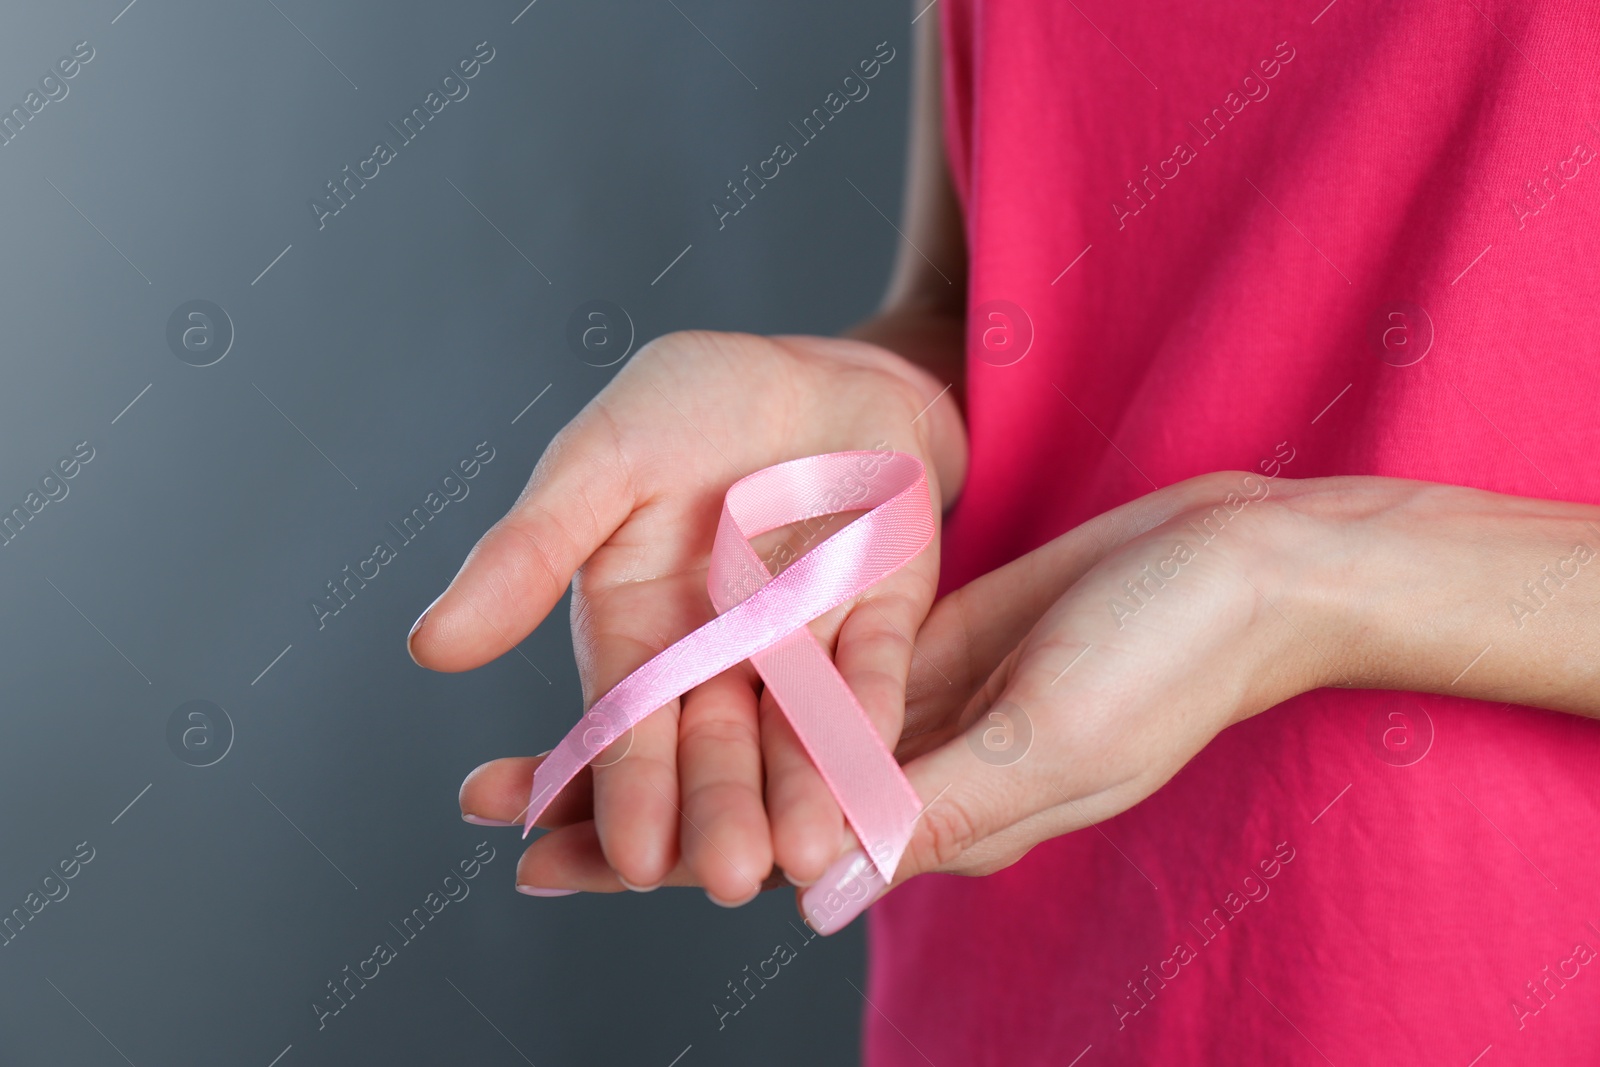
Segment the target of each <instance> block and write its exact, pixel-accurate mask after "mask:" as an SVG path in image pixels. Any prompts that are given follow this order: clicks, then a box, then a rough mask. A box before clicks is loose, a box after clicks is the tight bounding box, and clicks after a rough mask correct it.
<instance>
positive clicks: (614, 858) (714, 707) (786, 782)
mask: <svg viewBox="0 0 1600 1067" xmlns="http://www.w3.org/2000/svg"><path fill="white" fill-rule="evenodd" d="M897 363H898V360H897V358H896V357H893V356H890V355H889V354H888V353H885V352H883V351H882V350H879V349H875V348H872V347H871V346H867V345H863V344H859V343H855V342H843V341H828V340H823V339H817V338H784V339H781V340H779V341H773V340H769V339H764V338H756V337H744V336H737V335H719V334H692V335H673V336H671V337H668V338H664V339H662V340H661V341H658V342H656V343H655V344H652V345H650V346H647V347H646V349H644V350H642V351H641V352H640V353H639V355H638V356H636V357H635V360H634V362H633V363H631V364H630V365H629V366H628V367H627V368H625V369H624V371H623V372H622V373H621V374H619V375H618V376H617V378H616V380H615V381H613V382H612V384H611V385H610V386H608V387H607V388H606V389H605V390H604V391H603V392H602V393H601V394H600V395H599V396H598V397H596V399H595V401H594V402H593V403H591V404H590V406H589V407H588V408H586V409H585V410H584V411H583V412H582V413H581V414H580V415H579V416H578V418H577V419H576V420H574V422H573V423H572V424H571V425H570V426H569V427H568V428H567V429H566V430H564V431H563V432H562V434H561V435H559V436H558V437H557V439H556V441H554V442H553V443H552V445H551V447H550V449H549V450H548V451H547V452H546V455H545V456H544V458H543V459H542V460H541V461H540V464H539V467H538V469H537V470H536V471H535V473H534V476H533V478H532V480H531V481H530V483H529V487H528V489H527V490H526V491H525V492H524V494H523V496H522V498H521V499H520V500H519V501H518V504H517V506H516V507H514V508H513V509H512V511H511V513H510V514H509V515H508V516H507V517H506V519H504V520H503V521H502V522H501V523H500V524H498V525H497V526H496V528H495V529H494V530H492V531H491V532H490V533H489V534H488V535H486V536H485V538H484V540H483V541H482V542H481V543H480V545H479V547H478V548H477V549H475V550H474V552H473V555H472V557H470V558H469V561H468V563H467V565H466V566H464V567H463V569H462V573H461V574H460V575H458V577H457V579H456V582H455V583H454V584H453V585H452V588H451V590H450V591H448V592H447V593H446V594H445V596H444V597H441V599H440V602H439V603H438V604H437V605H436V606H435V607H434V608H433V609H432V610H431V611H430V613H429V616H428V620H427V624H426V625H425V626H423V628H422V630H421V631H419V633H418V634H417V635H416V639H415V640H414V642H413V646H414V650H415V651H414V654H415V655H417V658H418V660H419V662H422V663H424V664H425V665H428V666H433V667H437V668H440V669H446V670H462V669H467V668H470V667H474V666H477V665H478V664H480V663H483V662H486V661H487V660H489V659H492V658H494V657H495V656H497V655H500V654H501V653H503V652H505V651H506V650H507V649H508V648H509V647H510V646H511V644H512V643H513V642H515V641H517V640H520V639H521V638H522V637H523V636H525V635H526V634H527V633H528V632H529V631H530V630H531V629H532V628H533V627H534V626H536V625H537V624H538V623H539V622H540V621H541V620H542V619H543V618H544V616H545V615H546V614H547V613H548V611H549V610H550V607H551V606H553V604H554V603H555V601H556V600H557V598H559V596H560V593H561V591H562V590H563V588H564V587H565V585H566V583H567V580H568V578H569V577H571V576H573V574H574V571H575V570H576V580H575V581H574V582H573V601H572V620H573V640H574V647H575V650H576V652H577V657H578V664H579V670H580V675H581V677H582V681H583V686H584V697H585V702H586V703H591V702H593V700H595V699H596V698H597V697H598V696H599V695H601V694H602V693H604V692H605V691H606V690H607V689H609V688H610V687H611V686H612V685H614V684H615V683H616V682H617V681H618V680H620V679H621V678H622V677H623V676H624V675H626V674H627V673H628V672H629V671H631V670H632V669H634V668H635V667H637V666H638V665H639V664H640V663H642V662H644V661H645V660H647V659H648V658H650V657H651V656H652V655H654V654H655V653H656V652H659V651H660V650H661V649H662V648H664V647H665V646H666V645H668V644H670V643H672V642H673V641H675V640H677V639H678V638H680V637H682V636H683V635H684V634H686V633H688V632H689V631H691V630H692V629H694V628H695V627H696V626H698V625H700V624H701V623H703V622H705V621H706V620H707V619H709V618H710V617H711V614H712V610H713V609H712V608H711V605H710V602H709V598H708V596H707V593H706V590H705V575H706V571H707V568H708V565H709V551H710V548H711V544H712V538H713V534H714V532H715V529H716V524H717V520H718V517H719V514H720V511H721V506H722V498H723V495H724V494H725V493H726V491H727V489H728V487H729V486H730V485H731V484H732V483H733V482H734V481H735V480H737V479H738V478H740V477H742V476H743V475H745V474H749V473H752V472H754V471H756V470H759V469H761V468H762V467H766V466H769V465H771V464H773V463H777V462H781V461H783V460H787V459H793V458H797V457H800V456H806V455H814V454H819V453H823V452H830V451H841V450H852V449H868V448H873V447H878V448H882V447H885V446H887V447H892V448H895V449H897V450H900V451H906V452H910V453H912V454H914V455H918V456H919V457H920V458H923V459H924V461H925V463H926V464H927V466H928V467H929V474H930V483H931V486H932V488H933V491H934V492H935V493H938V492H939V489H938V478H937V471H936V470H935V469H934V464H933V462H932V460H931V457H930V456H929V454H928V453H929V449H928V446H927V444H926V441H927V439H928V428H929V424H931V423H932V421H933V420H932V419H931V418H927V417H921V418H919V415H920V413H921V409H922V408H923V407H924V406H926V405H927V403H928V401H927V400H926V399H925V394H926V393H927V392H928V390H927V389H926V387H925V384H922V383H918V382H917V381H916V379H915V377H914V374H915V372H912V373H911V374H910V375H908V373H907V372H906V370H905V369H904V367H903V366H896V364H897ZM944 417H949V416H948V414H947V413H946V414H944ZM802 541H803V539H802V538H795V537H791V539H790V545H791V547H800V545H801V542H802ZM937 560H938V555H937V551H936V550H934V551H930V552H925V553H924V554H923V555H922V556H920V557H919V558H918V559H917V560H916V561H914V562H913V563H912V564H911V565H910V566H908V567H907V568H905V569H904V570H902V571H901V572H899V573H897V574H895V575H893V576H892V577H891V578H890V579H888V580H886V581H885V582H883V583H881V584H880V585H879V586H878V587H877V588H875V589H874V590H873V591H872V592H871V593H870V599H871V601H872V603H871V604H870V605H869V606H866V607H861V606H850V605H847V606H846V607H845V608H843V609H840V610H839V611H836V612H834V613H832V615H831V616H830V617H828V618H826V619H823V620H819V622H818V623H817V624H815V625H816V630H817V633H818V636H819V637H820V638H821V639H823V640H824V641H825V642H831V641H833V640H835V638H837V639H838V648H837V650H836V659H837V661H838V663H839V666H840V670H841V672H842V673H843V674H844V675H845V678H846V680H847V681H850V682H851V684H852V687H853V688H855V689H856V690H857V692H858V695H859V696H860V697H861V699H862V702H863V705H864V706H865V707H866V708H867V710H868V713H869V714H870V715H872V717H873V719H874V722H875V723H876V725H877V726H878V728H879V730H880V732H882V733H883V734H884V735H885V737H886V739H887V740H888V741H889V742H890V743H892V742H893V740H894V739H895V737H896V736H897V735H898V732H899V728H900V716H901V706H902V698H903V681H904V678H905V677H906V673H907V671H908V669H909V660H910V655H911V647H910V644H909V640H908V638H909V636H910V635H912V634H914V633H915V632H916V628H917V626H918V625H919V624H920V622H921V620H922V618H923V616H925V615H926V613H927V609H928V606H929V604H930V603H931V600H932V594H933V589H934V586H935V583H936V579H937ZM897 680H898V681H897ZM768 711H769V717H770V711H771V709H768ZM758 715H759V702H758V688H757V680H756V679H755V677H754V675H753V672H751V671H749V670H748V669H736V670H734V671H730V672H728V674H726V675H724V676H723V677H721V678H719V679H715V680H713V681H712V682H710V683H707V684H706V685H705V686H702V687H701V688H700V689H698V690H696V691H695V692H694V693H692V694H690V695H689V696H688V697H687V698H686V699H685V700H683V701H681V702H675V704H674V705H673V706H670V707H669V708H667V709H664V712H663V713H657V714H655V715H652V716H651V717H650V718H649V719H647V720H645V722H644V723H642V724H641V725H640V726H639V727H638V728H636V729H635V730H634V731H632V732H631V736H630V737H629V738H627V739H626V740H625V741H623V742H618V745H616V746H613V748H614V749H621V750H622V752H620V753H619V752H616V751H614V752H613V753H608V754H607V755H605V756H602V757H601V759H600V760H599V761H598V763H599V764H602V766H598V767H597V769H596V771H595V773H594V774H593V777H592V783H593V788H592V796H589V795H585V796H567V797H564V798H563V801H562V802H561V803H559V804H558V805H557V808H556V809H555V812H554V814H553V822H554V824H560V826H561V828H560V829H558V830H556V831H555V832H554V833H552V834H549V835H547V836H546V837H545V838H544V839H541V841H540V842H538V843H537V844H536V846H535V848H534V850H532V851H530V856H529V857H528V858H527V859H525V861H524V864H525V866H526V865H528V864H539V863H549V864H551V865H553V866H554V867H555V868H559V869H560V871H561V873H562V875H563V876H569V875H571V874H572V873H573V871H574V870H575V869H582V870H584V871H589V872H591V873H593V874H594V876H595V877H598V878H602V879H607V878H610V877H611V875H610V870H605V869H604V868H607V867H609V868H610V869H611V870H615V871H616V872H618V873H620V874H621V876H622V877H624V878H626V879H628V880H629V881H630V882H633V883H635V884H640V883H643V884H655V883H656V882H659V881H660V880H662V879H663V878H667V877H668V876H669V875H670V876H672V877H673V878H674V880H690V876H691V875H692V877H693V880H698V881H700V882H702V883H703V884H705V885H707V887H708V888H709V889H711V891H712V892H713V894H714V895H715V896H717V897H718V898H719V899H724V900H735V899H741V898H743V897H746V896H748V895H750V892H751V889H752V887H753V886H755V885H757V884H758V883H759V882H760V880H761V879H762V878H764V877H765V875H766V873H767V871H768V869H770V867H771V865H772V863H773V859H774V846H776V849H777V853H778V857H777V858H778V860H779V861H780V863H782V864H787V865H788V866H796V865H798V866H800V867H802V868H805V867H807V866H809V865H811V864H812V863H813V862H815V863H819V864H824V865H825V864H826V862H827V861H828V860H829V859H831V858H832V854H833V852H835V851H837V848H838V846H839V837H840V834H841V827H842V822H841V821H840V819H839V816H838V813H837V809H836V808H834V807H833V806H832V803H831V799H829V798H828V797H827V795H826V793H825V791H822V792H819V790H821V788H822V787H821V780H820V778H819V777H817V776H816V774H815V772H814V771H813V770H811V768H810V766H809V763H808V762H807V761H805V760H804V758H803V756H801V755H799V754H798V753H797V750H796V742H795V741H794V738H793V735H792V734H790V733H787V732H786V731H785V730H783V729H782V724H781V723H778V722H776V721H772V722H771V723H770V725H771V726H772V728H771V729H765V730H763V729H758ZM571 718H572V719H574V720H575V719H576V718H577V714H576V709H574V710H573V714H572V715H571ZM762 747H765V749H766V757H767V758H766V761H765V764H766V766H765V772H766V773H765V775H763V760H762V753H761V749H762ZM624 753H625V758H624V755H623V754H624ZM525 770H526V771H527V772H528V773H530V774H531V767H528V766H525V765H521V764H519V765H517V766H516V767H514V768H507V771H508V774H510V777H511V779H515V778H521V776H522V773H523V771H525ZM764 778H765V781H764V780H763V779H764ZM586 783H587V779H580V780H579V781H578V782H577V783H575V786H574V788H571V789H569V790H568V791H567V792H568V793H569V794H572V793H574V792H575V791H576V792H579V793H586V794H587V793H589V790H588V789H587V785H586ZM508 784H512V783H510V780H509V779H508ZM763 785H765V788H766V789H767V790H768V792H769V793H771V792H772V791H774V790H776V791H778V792H779V793H781V794H782V795H783V798H784V801H785V804H784V806H783V807H781V808H780V807H776V806H775V807H774V810H775V811H793V812H798V814H794V815H786V816H783V817H782V818H783V819H786V820H787V822H783V821H780V822H779V823H778V824H777V825H769V824H768V823H767V820H766V815H765V809H764V805H763V803H762V801H763V796H762V792H761V791H762V788H763ZM523 799H524V802H525V800H526V797H525V795H524V798H523ZM591 817H592V819H593V823H590V819H591ZM680 823H682V824H684V825H682V826H680ZM680 830H681V831H682V834H681V843H682V847H681V850H680V847H679V842H680ZM813 853H815V854H816V855H815V857H813ZM824 853H826V854H825V855H824ZM680 860H683V861H685V863H686V865H687V868H688V871H687V872H686V871H684V870H682V869H680ZM786 869H787V868H786ZM819 869H820V868H819ZM549 873H550V874H551V875H552V876H553V875H554V871H551V872H549ZM569 881H570V879H569ZM558 884H569V883H568V882H561V883H558ZM597 888H598V887H597ZM605 888H615V886H614V885H607V886H605Z"/></svg>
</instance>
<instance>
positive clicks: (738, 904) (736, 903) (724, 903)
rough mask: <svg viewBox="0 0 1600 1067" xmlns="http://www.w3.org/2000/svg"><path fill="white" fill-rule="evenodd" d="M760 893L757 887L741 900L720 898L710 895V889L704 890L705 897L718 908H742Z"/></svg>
mask: <svg viewBox="0 0 1600 1067" xmlns="http://www.w3.org/2000/svg"><path fill="white" fill-rule="evenodd" d="M760 893H761V890H760V889H759V888H757V890H756V891H755V892H754V893H752V894H750V895H749V896H747V897H745V898H744V899H743V900H720V899H718V898H717V897H714V896H712V895H711V890H709V889H708V890H706V899H707V900H709V901H711V903H713V904H715V905H716V906H717V907H719V908H742V907H744V906H745V905H746V904H748V903H750V902H751V901H752V900H754V899H755V898H756V897H757V896H759V895H760Z"/></svg>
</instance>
